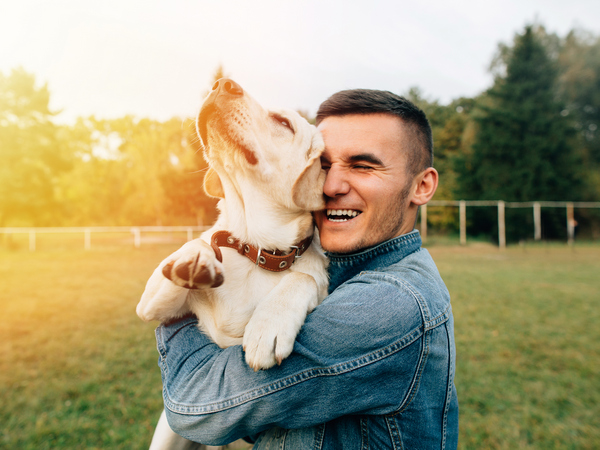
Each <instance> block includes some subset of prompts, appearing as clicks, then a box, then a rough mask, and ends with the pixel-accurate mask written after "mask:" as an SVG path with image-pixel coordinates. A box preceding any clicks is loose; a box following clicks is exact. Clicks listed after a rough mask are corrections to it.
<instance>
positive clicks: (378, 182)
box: [314, 114, 416, 253]
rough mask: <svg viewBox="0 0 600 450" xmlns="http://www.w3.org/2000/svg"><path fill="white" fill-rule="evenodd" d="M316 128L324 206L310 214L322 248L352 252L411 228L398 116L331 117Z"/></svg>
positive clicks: (409, 187) (402, 134) (405, 139)
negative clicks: (324, 174) (320, 140)
mask: <svg viewBox="0 0 600 450" xmlns="http://www.w3.org/2000/svg"><path fill="white" fill-rule="evenodd" d="M318 128H319V130H320V131H321V133H322V135H323V140H324V141H325V151H324V152H323V155H322V156H321V161H322V166H323V168H324V169H325V170H326V172H327V179H326V181H325V186H324V188H323V193H324V194H325V204H326V206H325V210H323V211H317V212H315V213H314V216H315V220H316V223H317V227H318V228H319V234H320V237H321V245H322V246H323V248H324V249H325V250H327V251H329V252H333V253H352V252H356V251H359V250H361V249H365V248H368V247H371V246H373V245H376V244H379V243H381V242H383V241H386V240H388V239H391V238H394V237H396V236H400V235H402V234H405V233H408V232H410V231H412V228H413V224H414V220H415V215H414V213H413V214H408V208H409V206H410V203H411V202H410V196H411V191H412V190H413V189H412V188H413V186H412V184H413V183H412V181H413V177H411V176H409V174H408V173H407V167H406V164H407V152H408V148H409V143H410V142H409V139H408V135H407V132H406V130H405V129H404V125H403V123H402V121H401V119H399V118H397V117H395V116H392V115H389V114H351V115H345V116H331V117H328V118H326V119H324V120H323V121H322V122H321V123H320V125H319V127H318ZM414 209H415V211H416V207H415V208H414Z"/></svg>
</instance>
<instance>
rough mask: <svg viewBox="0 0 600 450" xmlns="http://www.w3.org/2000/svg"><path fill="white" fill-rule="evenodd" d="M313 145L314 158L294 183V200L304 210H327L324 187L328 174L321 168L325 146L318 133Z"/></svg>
mask: <svg viewBox="0 0 600 450" xmlns="http://www.w3.org/2000/svg"><path fill="white" fill-rule="evenodd" d="M312 144H313V145H312V151H311V154H312V156H311V157H310V159H309V160H308V164H307V165H306V167H305V168H304V170H303V171H302V173H301V174H300V176H299V177H298V179H297V180H296V182H295V183H294V187H293V188H292V200H293V201H294V203H295V204H296V205H297V206H298V207H300V208H302V209H305V210H308V211H317V210H319V209H323V208H325V199H324V198H323V186H324V185H325V177H326V174H325V171H324V170H323V169H322V168H321V153H323V149H324V144H323V140H322V139H321V135H320V134H318V133H317V134H316V135H315V136H314V137H313V142H312Z"/></svg>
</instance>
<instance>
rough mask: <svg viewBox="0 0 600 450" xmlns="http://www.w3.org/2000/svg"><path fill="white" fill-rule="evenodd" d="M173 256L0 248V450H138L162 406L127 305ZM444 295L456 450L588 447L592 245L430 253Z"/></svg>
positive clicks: (161, 249)
mask: <svg viewBox="0 0 600 450" xmlns="http://www.w3.org/2000/svg"><path fill="white" fill-rule="evenodd" d="M176 247H177V245H175V244H171V245H154V246H148V245H146V246H144V245H143V246H142V248H140V249H137V250H136V249H132V248H125V247H123V248H119V247H116V246H113V247H105V248H104V249H103V248H102V247H101V246H95V247H94V246H93V247H92V250H91V251H88V252H85V251H84V250H82V249H79V248H76V247H75V248H69V249H62V250H60V249H54V248H51V246H48V247H47V248H45V247H44V246H43V245H40V247H39V251H37V252H35V253H29V252H27V251H26V249H25V250H24V249H23V248H22V247H21V248H19V249H17V250H13V251H8V250H0V287H1V289H0V306H1V308H2V309H1V310H2V315H1V316H0V352H1V354H2V358H0V394H1V405H2V407H1V408H0V423H1V424H2V425H1V426H0V448H7V449H16V448H19V449H46V448H103V449H105V448H111V449H112V448H127V449H133V448H148V444H149V442H150V438H151V435H152V431H153V427H154V425H155V423H156V420H157V419H158V415H159V413H160V410H161V408H162V400H161V383H160V373H159V369H158V367H157V365H156V361H157V353H156V349H155V341H154V328H155V325H154V324H144V323H142V322H141V321H140V320H139V319H138V318H137V316H136V315H135V306H136V304H137V301H138V299H139V296H140V294H141V292H142V291H143V288H144V285H145V282H146V279H147V278H148V276H149V275H150V273H151V272H152V270H153V269H154V267H155V266H156V265H157V264H158V262H159V261H160V260H161V259H162V258H163V257H164V256H165V255H167V254H168V253H170V252H171V251H173V250H175V248H176ZM429 250H430V252H431V253H432V255H433V256H434V259H435V260H436V262H437V263H438V266H439V268H440V272H441V273H442V276H443V277H444V279H445V280H446V282H447V284H448V288H449V290H450V293H451V295H452V301H453V308H454V314H455V322H456V323H455V325H456V341H457V352H458V358H457V359H458V361H457V363H458V370H457V376H456V385H457V389H458V392H459V401H460V407H461V418H460V420H461V424H460V447H461V448H465V449H466V448H473V449H479V448H506V449H513V448H539V449H549V448H589V449H592V448H598V443H599V442H600V406H599V405H600V390H599V388H598V387H599V384H598V380H600V325H599V324H600V312H599V309H598V306H599V302H600V281H599V278H600V277H599V274H600V247H598V246H583V245H577V246H575V248H573V249H571V248H568V247H567V246H563V245H539V246H528V247H511V248H509V249H507V250H506V251H499V250H498V249H497V248H495V247H492V246H487V245H484V244H473V245H470V246H468V247H466V248H460V247H457V246H448V245H432V246H430V248H429Z"/></svg>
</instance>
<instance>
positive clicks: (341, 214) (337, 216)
mask: <svg viewBox="0 0 600 450" xmlns="http://www.w3.org/2000/svg"><path fill="white" fill-rule="evenodd" d="M360 213H361V212H360V211H355V210H352V209H328V210H327V218H328V219H329V220H331V221H332V222H345V221H347V220H350V219H354V218H355V217H356V216H358V215H359V214H360Z"/></svg>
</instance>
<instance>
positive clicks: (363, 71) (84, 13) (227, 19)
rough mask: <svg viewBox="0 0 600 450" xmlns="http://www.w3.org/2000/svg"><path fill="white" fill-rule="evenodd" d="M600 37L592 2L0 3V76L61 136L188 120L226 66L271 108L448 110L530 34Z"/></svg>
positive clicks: (480, 87)
mask: <svg viewBox="0 0 600 450" xmlns="http://www.w3.org/2000/svg"><path fill="white" fill-rule="evenodd" d="M534 22H536V23H541V24H543V25H544V26H545V27H546V29H547V30H548V31H549V32H555V33H558V34H559V35H560V36H564V35H566V33H568V32H569V31H570V30H571V29H573V28H582V29H585V30H588V31H590V32H592V33H593V34H595V35H596V36H598V35H600V1H598V0H569V1H564V0H487V1H481V0H479V1H472V0H461V1H451V0H431V1H427V0H423V1H414V0H412V1H403V0H361V1H354V0H346V1H341V0H304V1H299V0H298V1H284V0H255V1H252V0H246V1H243V0H227V1H217V0H195V1H191V0H103V1H101V2H100V1H89V0H0V72H2V73H4V74H5V75H8V74H9V72H10V70H11V69H13V68H16V67H23V68H25V69H26V70H27V71H28V72H31V73H33V74H34V75H35V76H36V79H37V80H38V83H39V84H40V85H42V84H44V83H47V84H48V87H49V90H50V93H51V107H52V108H53V109H54V110H57V111H61V112H60V114H59V115H58V116H57V120H58V121H59V122H65V123H68V122H73V121H74V120H75V118H77V117H79V116H89V115H92V114H93V115H95V116H96V117H98V118H117V117H122V116H124V115H127V114H132V115H134V116H136V117H150V118H153V119H157V120H166V119H168V118H171V117H174V116H178V117H192V116H194V115H195V114H196V111H197V110H198V108H199V107H200V105H201V103H202V99H203V97H204V95H205V94H206V93H207V91H208V90H209V89H210V85H211V81H212V79H213V76H214V73H215V71H216V69H217V67H218V66H219V65H222V66H223V68H224V71H225V74H226V75H228V76H230V77H231V78H233V79H234V80H235V81H236V82H238V83H239V84H240V85H241V86H242V87H243V88H244V89H245V90H246V91H247V92H249V93H250V95H252V96H253V97H254V98H255V99H257V100H258V101H259V102H261V103H262V104H263V105H265V106H267V107H281V108H291V109H301V110H304V111H306V112H308V113H309V114H314V113H315V112H316V110H317V108H318V105H319V103H320V102H321V101H323V100H325V99H326V98H327V97H328V96H329V95H331V94H333V93H334V92H337V91H339V90H342V89H351V88H369V89H384V90H389V91H392V92H395V93H398V94H404V93H407V92H408V90H409V89H410V88H411V87H415V86H418V87H419V88H420V89H421V91H422V92H423V94H424V95H425V97H426V98H428V99H429V100H438V101H440V102H441V103H448V102H450V101H451V100H453V99H456V98H459V97H461V96H465V97H472V96H475V95H477V94H479V93H480V92H482V91H484V90H485V89H487V88H488V87H489V86H491V84H492V76H491V75H490V73H489V71H488V68H489V65H490V62H491V60H492V57H493V55H494V53H495V52H496V49H497V48H498V44H499V43H501V42H503V43H506V44H510V43H511V42H512V40H513V37H514V35H515V33H521V32H522V31H523V29H524V27H525V25H526V24H528V23H534Z"/></svg>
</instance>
